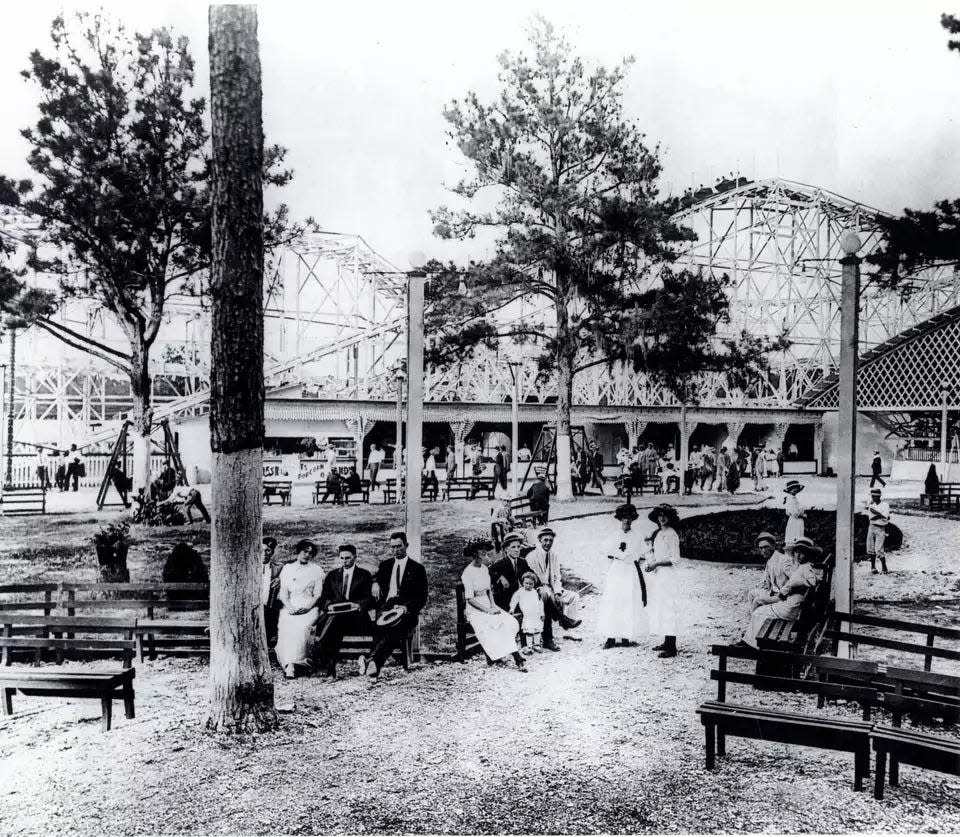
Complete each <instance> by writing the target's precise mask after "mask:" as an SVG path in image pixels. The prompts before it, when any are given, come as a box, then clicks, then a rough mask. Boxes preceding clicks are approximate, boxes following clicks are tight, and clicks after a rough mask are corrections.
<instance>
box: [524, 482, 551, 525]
mask: <svg viewBox="0 0 960 837" xmlns="http://www.w3.org/2000/svg"><path fill="white" fill-rule="evenodd" d="M527 499H528V500H529V501H530V511H531V512H537V513H538V514H537V517H535V518H534V522H536V523H546V522H547V520H549V518H550V489H549V488H547V483H546V480H544V478H543V474H537V478H536V479H535V480H534V481H533V485H531V486H530V487H529V488H528V489H527Z"/></svg>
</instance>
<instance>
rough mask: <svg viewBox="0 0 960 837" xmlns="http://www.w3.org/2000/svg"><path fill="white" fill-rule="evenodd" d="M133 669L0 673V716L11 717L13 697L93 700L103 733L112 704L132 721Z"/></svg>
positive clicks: (106, 729) (107, 724) (111, 719)
mask: <svg viewBox="0 0 960 837" xmlns="http://www.w3.org/2000/svg"><path fill="white" fill-rule="evenodd" d="M135 674H136V671H135V669H132V668H128V669H124V670H123V671H63V670H59V671H24V670H15V671H2V672H0V689H2V690H3V714H4V715H6V716H10V715H12V714H13V695H14V693H15V692H20V693H22V694H24V695H28V696H36V697H64V698H93V699H99V700H100V710H101V726H102V729H103V731H104V732H107V731H108V730H109V729H110V727H111V725H112V723H113V701H114V700H122V701H123V709H124V714H125V715H126V717H127V718H133V717H134V706H133V701H134V692H133V678H134V676H135Z"/></svg>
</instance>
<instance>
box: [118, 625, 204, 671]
mask: <svg viewBox="0 0 960 837" xmlns="http://www.w3.org/2000/svg"><path fill="white" fill-rule="evenodd" d="M134 635H135V641H136V650H137V660H138V661H139V662H141V663H142V662H143V661H144V646H146V649H147V656H149V657H150V659H151V660H155V659H156V657H157V649H158V648H160V649H161V650H162V651H163V653H164V654H172V655H176V656H181V655H208V654H209V653H210V628H209V625H208V623H207V622H205V621H198V620H194V621H188V620H181V619H138V620H137V624H136V627H135V629H134Z"/></svg>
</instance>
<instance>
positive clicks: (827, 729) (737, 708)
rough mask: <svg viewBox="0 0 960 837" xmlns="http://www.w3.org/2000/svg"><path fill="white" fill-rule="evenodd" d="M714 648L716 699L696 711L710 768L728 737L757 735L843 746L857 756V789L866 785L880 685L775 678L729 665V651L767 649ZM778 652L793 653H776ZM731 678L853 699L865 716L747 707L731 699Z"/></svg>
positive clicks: (766, 738)
mask: <svg viewBox="0 0 960 837" xmlns="http://www.w3.org/2000/svg"><path fill="white" fill-rule="evenodd" d="M712 650H713V651H714V653H718V651H722V652H723V653H722V655H721V654H718V655H720V656H721V663H720V668H719V669H715V670H713V671H711V672H710V678H711V679H712V680H716V681H717V700H716V701H707V702H705V703H703V704H701V705H700V707H699V708H698V709H697V714H698V715H700V721H701V723H702V724H703V726H704V734H705V739H706V768H707V769H708V770H712V769H713V768H714V766H715V763H716V757H717V756H724V755H726V737H727V736H728V735H729V736H734V737H739V738H754V739H758V740H761V741H777V742H780V743H783V744H796V745H799V746H804V747H816V748H819V749H826V750H838V751H841V752H848V753H852V754H853V756H854V783H853V786H854V790H858V791H859V790H862V789H863V779H864V777H865V776H867V775H869V772H870V740H869V734H870V730H871V729H872V726H873V725H872V724H871V722H870V721H869V715H870V711H871V708H872V707H874V706H876V705H877V704H878V703H879V701H880V696H879V693H878V692H877V690H876V689H870V688H864V687H860V686H850V685H845V684H836V683H826V682H821V681H819V680H803V679H798V678H787V677H772V676H767V675H757V674H750V673H749V672H738V671H728V670H726V665H725V660H726V657H728V656H738V657H745V658H750V657H751V656H752V655H756V656H757V657H758V658H760V659H762V658H763V657H765V656H768V654H767V653H766V652H762V651H760V652H758V651H753V649H741V648H727V647H726V646H714V648H713V649H712ZM774 656H777V657H779V656H789V655H780V654H776V653H774ZM777 665H779V666H784V665H789V663H785V662H784V661H781V660H774V661H771V662H770V666H777ZM728 683H740V684H744V685H749V686H753V687H754V688H761V689H765V690H775V691H785V692H801V693H808V694H814V695H817V696H818V698H819V697H821V696H823V697H835V698H838V699H844V700H853V701H857V702H859V703H860V704H861V706H862V709H863V715H864V720H861V721H848V720H842V719H837V718H827V717H822V716H815V715H805V714H799V713H795V712H781V711H779V710H770V709H764V708H761V707H756V706H744V705H742V704H731V703H727V702H726V687H727V684H728Z"/></svg>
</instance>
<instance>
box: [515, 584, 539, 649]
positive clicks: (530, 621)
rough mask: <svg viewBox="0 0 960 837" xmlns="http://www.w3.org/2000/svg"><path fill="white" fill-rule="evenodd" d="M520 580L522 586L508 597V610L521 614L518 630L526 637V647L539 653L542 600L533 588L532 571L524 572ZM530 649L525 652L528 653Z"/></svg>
mask: <svg viewBox="0 0 960 837" xmlns="http://www.w3.org/2000/svg"><path fill="white" fill-rule="evenodd" d="M520 581H521V583H522V584H523V586H522V587H521V588H520V589H519V590H517V592H516V593H514V594H513V598H511V599H510V612H511V613H515V612H516V611H517V610H519V611H520V613H522V614H523V621H522V622H521V624H520V630H521V632H522V633H523V636H524V638H525V639H526V643H527V648H528V649H530V650H532V651H536V652H537V653H538V654H539V653H540V652H541V651H543V638H542V633H543V600H542V599H541V598H540V594H539V593H538V592H537V591H536V589H534V588H535V585H536V583H537V577H536V576H535V575H534V574H533V573H529V572H528V573H524V574H523V577H522V578H521V579H520ZM530 650H528V652H527V653H530Z"/></svg>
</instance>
